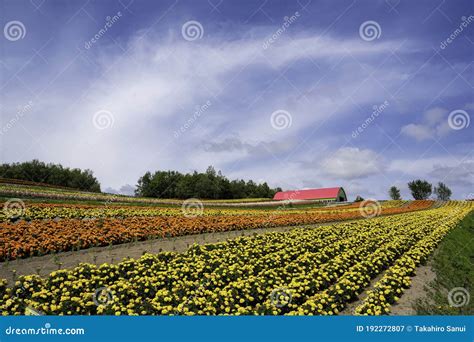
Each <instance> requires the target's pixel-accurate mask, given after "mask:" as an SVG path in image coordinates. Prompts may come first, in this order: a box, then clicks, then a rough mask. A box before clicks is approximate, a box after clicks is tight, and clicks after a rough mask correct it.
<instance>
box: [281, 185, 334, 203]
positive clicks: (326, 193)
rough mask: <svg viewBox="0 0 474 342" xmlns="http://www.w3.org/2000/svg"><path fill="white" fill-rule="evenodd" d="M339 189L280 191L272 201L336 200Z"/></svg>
mask: <svg viewBox="0 0 474 342" xmlns="http://www.w3.org/2000/svg"><path fill="white" fill-rule="evenodd" d="M340 189H341V188H340V187H339V188H322V189H307V190H290V191H280V192H277V193H276V194H275V196H274V197H273V199H274V200H277V201H282V200H310V199H324V198H336V197H337V195H338V194H339V190H340Z"/></svg>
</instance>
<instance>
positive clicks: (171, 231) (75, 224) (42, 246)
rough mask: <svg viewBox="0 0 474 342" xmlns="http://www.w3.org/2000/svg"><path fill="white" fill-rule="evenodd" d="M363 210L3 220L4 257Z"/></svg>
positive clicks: (310, 220)
mask: <svg viewBox="0 0 474 342" xmlns="http://www.w3.org/2000/svg"><path fill="white" fill-rule="evenodd" d="M432 204H433V201H413V202H411V203H410V204H409V205H407V206H403V207H394V208H386V209H383V210H382V212H381V214H382V215H390V214H398V213H405V212H410V211H414V210H420V209H427V208H429V207H430V206H431V205H432ZM363 215H364V213H363V211H358V210H355V211H341V212H328V213H324V212H308V213H302V214H292V215H279V214H278V212H277V211H274V212H266V213H262V215H239V216H232V215H229V216H224V215H223V216H200V217H194V218H186V217H182V216H155V217H128V218H124V219H119V218H106V219H92V220H80V219H63V220H59V221H55V220H34V221H31V222H26V221H18V222H15V223H11V222H3V223H0V260H11V259H16V258H23V257H29V256H35V255H43V254H47V253H54V252H61V251H69V250H74V249H83V248H89V247H94V246H107V245H110V244H120V243H126V242H131V241H137V240H147V239H153V238H162V237H171V236H180V235H189V234H199V233H204V232H222V231H229V230H243V229H253V228H262V227H276V226H294V225H303V224H315V223H323V222H333V221H342V220H350V219H357V218H361V217H362V216H363Z"/></svg>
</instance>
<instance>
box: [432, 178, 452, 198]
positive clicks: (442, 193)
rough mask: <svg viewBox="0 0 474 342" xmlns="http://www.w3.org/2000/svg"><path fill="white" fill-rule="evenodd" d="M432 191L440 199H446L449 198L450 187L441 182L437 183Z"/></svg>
mask: <svg viewBox="0 0 474 342" xmlns="http://www.w3.org/2000/svg"><path fill="white" fill-rule="evenodd" d="M433 192H434V193H435V195H436V197H437V198H438V199H439V200H441V201H448V200H449V199H450V198H451V194H452V192H451V189H450V188H448V186H447V185H446V184H444V183H442V182H439V183H438V186H437V187H435V188H434V190H433Z"/></svg>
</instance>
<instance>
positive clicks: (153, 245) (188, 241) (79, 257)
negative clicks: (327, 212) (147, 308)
mask: <svg viewBox="0 0 474 342" xmlns="http://www.w3.org/2000/svg"><path fill="white" fill-rule="evenodd" d="M344 222H349V221H344ZM335 223H337V222H331V223H325V224H316V225H306V226H289V227H272V228H256V229H247V230H233V231H226V232H218V233H202V234H195V235H184V236H178V237H173V238H163V239H154V240H147V241H137V242H131V243H124V244H119V245H113V246H107V247H93V248H88V249H83V250H79V251H71V252H60V253H57V254H48V255H44V256H37V257H31V258H26V259H17V260H12V261H6V262H2V263H0V279H6V280H7V281H8V283H9V285H11V284H12V283H13V281H14V279H15V276H19V275H29V274H39V275H40V276H47V275H48V274H50V273H51V272H53V271H56V270H58V269H64V268H73V267H75V266H77V265H78V264H79V263H82V262H84V263H91V264H96V265H100V264H103V263H112V264H113V263H118V262H120V261H121V260H122V259H124V258H126V257H130V258H139V257H140V256H142V255H143V254H145V253H159V252H162V251H170V252H171V251H175V252H184V251H185V250H187V249H188V248H189V247H190V246H191V245H192V244H194V243H197V244H208V243H215V242H222V241H226V240H228V239H232V238H237V237H239V236H248V235H256V234H261V233H269V232H285V231H289V230H291V229H295V228H304V227H315V226H321V225H330V224H335Z"/></svg>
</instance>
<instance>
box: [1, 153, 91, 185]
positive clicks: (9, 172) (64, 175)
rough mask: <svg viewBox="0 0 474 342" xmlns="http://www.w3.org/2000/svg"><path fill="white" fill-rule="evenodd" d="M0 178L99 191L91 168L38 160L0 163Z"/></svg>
mask: <svg viewBox="0 0 474 342" xmlns="http://www.w3.org/2000/svg"><path fill="white" fill-rule="evenodd" d="M0 178H9V179H17V180H23V181H29V182H36V183H45V184H49V185H55V186H64V187H70V188H75V189H79V190H84V191H92V192H100V183H99V182H98V180H97V179H96V178H95V177H94V174H93V172H92V171H91V170H88V169H86V170H81V169H77V168H76V169H70V168H67V167H63V166H62V165H61V164H52V163H49V164H46V163H44V162H41V161H39V160H36V159H34V160H32V161H27V162H23V163H13V164H2V165H0Z"/></svg>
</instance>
